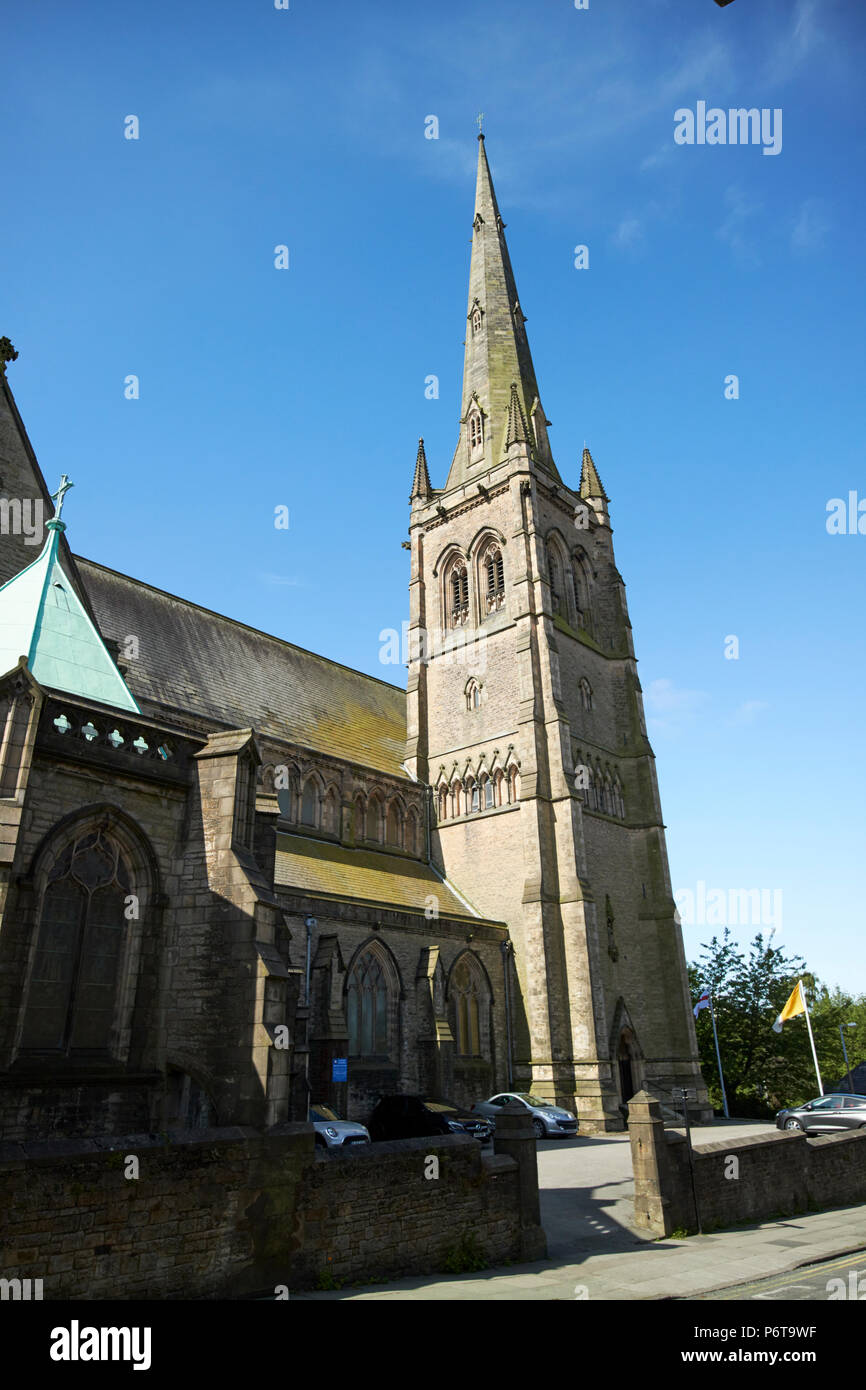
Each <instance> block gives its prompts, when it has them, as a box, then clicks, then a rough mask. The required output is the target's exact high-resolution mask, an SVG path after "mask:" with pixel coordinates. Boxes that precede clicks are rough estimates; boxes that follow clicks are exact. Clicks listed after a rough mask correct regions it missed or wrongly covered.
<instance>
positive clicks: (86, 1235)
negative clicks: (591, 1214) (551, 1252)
mask: <svg viewBox="0 0 866 1390" xmlns="http://www.w3.org/2000/svg"><path fill="white" fill-rule="evenodd" d="M502 1142H503V1146H505V1145H507V1143H508V1139H507V1136H506V1137H504V1138H503V1141H502ZM109 1144H110V1145H111V1146H112V1147H111V1149H109V1148H108V1145H109ZM524 1147H525V1148H526V1160H525V1161H524V1158H523V1156H522V1154H521V1155H519V1159H517V1160H516V1159H515V1158H514V1157H510V1156H509V1155H508V1154H506V1153H505V1152H500V1153H498V1154H495V1155H493V1156H490V1157H488V1156H486V1155H485V1156H483V1155H482V1152H481V1149H480V1146H479V1145H478V1144H477V1143H476V1142H475V1140H473V1139H469V1138H467V1137H465V1136H462V1135H452V1136H448V1137H445V1138H440V1139H436V1140H426V1139H415V1140H406V1141H401V1142H399V1143H393V1144H379V1145H375V1146H373V1147H366V1146H364V1147H361V1146H358V1148H356V1149H353V1150H350V1151H347V1152H346V1153H345V1154H331V1153H326V1154H319V1155H317V1154H316V1153H315V1151H314V1148H313V1131H312V1127H311V1126H308V1125H301V1124H292V1125H284V1126H281V1127H280V1129H279V1130H277V1131H274V1132H273V1133H270V1134H268V1135H266V1136H263V1135H261V1134H258V1133H257V1132H256V1131H254V1130H249V1129H241V1128H236V1129H222V1130H201V1131H197V1132H196V1133H195V1134H192V1133H188V1134H186V1135H184V1136H181V1137H178V1138H177V1139H176V1141H175V1142H172V1143H171V1144H170V1145H168V1144H162V1143H160V1141H159V1139H158V1138H157V1137H155V1136H153V1135H128V1136H124V1137H123V1138H114V1139H111V1140H84V1141H77V1142H75V1141H62V1142H58V1141H55V1142H53V1143H50V1144H48V1143H41V1144H28V1145H12V1144H4V1145H2V1146H0V1277H4V1278H8V1279H12V1278H20V1279H27V1278H30V1279H34V1278H38V1279H42V1280H43V1281H44V1297H45V1298H46V1299H98V1298H124V1299H127V1298H219V1297H243V1296H244V1295H249V1294H255V1293H267V1292H269V1291H272V1290H273V1289H274V1288H276V1286H277V1285H281V1284H282V1285H286V1286H287V1287H288V1289H289V1291H290V1292H291V1291H292V1290H297V1289H302V1288H310V1287H314V1286H316V1284H317V1283H318V1282H319V1281H320V1280H321V1279H322V1276H325V1278H326V1279H327V1278H330V1280H333V1281H335V1282H345V1281H354V1280H370V1279H380V1278H386V1277H398V1276H400V1275H407V1274H419V1273H424V1272H428V1271H434V1270H441V1269H445V1268H447V1267H448V1265H449V1261H453V1259H454V1258H455V1257H456V1256H458V1255H459V1251H460V1247H461V1243H462V1242H463V1241H464V1238H465V1237H467V1236H469V1235H471V1238H472V1243H473V1244H474V1248H475V1249H476V1251H477V1252H478V1253H479V1254H480V1255H481V1256H482V1258H483V1259H484V1260H486V1261H487V1262H489V1263H493V1262H497V1261H499V1262H501V1261H503V1260H505V1259H516V1258H520V1257H521V1254H522V1252H525V1251H526V1249H527V1245H526V1240H527V1229H528V1230H529V1232H530V1238H531V1239H532V1240H534V1241H535V1242H536V1244H537V1242H538V1239H539V1237H540V1239H541V1252H542V1253H543V1235H541V1233H540V1229H539V1228H538V1227H537V1225H534V1224H533V1222H534V1221H537V1215H535V1216H533V1212H532V1210H529V1208H531V1206H532V1203H531V1201H529V1202H528V1201H527V1196H526V1193H527V1191H528V1187H527V1184H529V1187H531V1188H532V1189H533V1190H534V1192H535V1205H536V1206H537V1176H536V1175H535V1168H534V1144H533V1143H532V1136H531V1133H530V1134H529V1143H528V1145H526V1146H524ZM530 1150H531V1153H530ZM514 1152H515V1148H514V1145H513V1142H512V1144H511V1146H510V1148H509V1153H514ZM128 1155H135V1156H136V1157H137V1159H138V1162H139V1177H138V1178H130V1177H127V1176H125V1165H126V1160H127V1156H128ZM429 1157H435V1158H436V1159H437V1160H438V1164H439V1176H438V1178H432V1179H431V1178H427V1177H425V1167H427V1169H428V1171H429V1166H428V1165H427V1160H428V1158H429ZM523 1166H526V1168H527V1171H526V1173H523V1171H522V1169H523ZM530 1169H531V1171H530ZM521 1179H522V1182H521ZM530 1197H531V1193H530ZM464 1254H465V1249H464ZM524 1257H525V1255H524Z"/></svg>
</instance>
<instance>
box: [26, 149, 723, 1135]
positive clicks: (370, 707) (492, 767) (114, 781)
mask: <svg viewBox="0 0 866 1390" xmlns="http://www.w3.org/2000/svg"><path fill="white" fill-rule="evenodd" d="M16 356H17V354H16V353H15V351H14V349H13V347H12V345H11V343H10V342H9V340H8V339H0V366H2V371H0V586H2V587H0V673H2V674H0V1135H2V1137H3V1138H5V1139H13V1140H14V1139H19V1140H23V1139H39V1138H50V1137H55V1136H100V1135H107V1134H123V1133H135V1132H143V1131H151V1132H153V1131H168V1132H171V1131H177V1130H180V1129H189V1128H196V1127H202V1126H206V1125H215V1124H216V1125H230V1124H243V1125H252V1126H255V1127H258V1128H266V1127H269V1126H272V1125H275V1124H279V1123H281V1122H283V1121H285V1120H289V1119H304V1118H305V1117H306V1114H307V1105H308V1101H309V1100H310V1099H313V1100H318V1101H322V1102H326V1103H329V1104H330V1105H332V1106H333V1107H334V1108H336V1109H337V1110H338V1111H339V1112H340V1113H342V1114H344V1115H346V1116H347V1117H348V1118H351V1119H359V1120H361V1121H362V1122H364V1121H366V1119H367V1118H368V1117H369V1113H370V1110H371V1109H372V1107H373V1105H374V1104H375V1101H376V1099H377V1098H378V1096H380V1095H382V1094H386V1093H394V1092H402V1093H407V1094H412V1093H419V1092H420V1093H423V1094H425V1095H427V1096H433V1097H445V1098H449V1099H454V1100H456V1101H459V1102H462V1103H464V1104H466V1103H471V1102H472V1101H474V1100H481V1099H486V1098H487V1097H488V1096H490V1095H492V1094H493V1093H494V1092H495V1091H497V1090H505V1089H513V1090H521V1091H530V1090H531V1091H532V1092H534V1093H535V1094H537V1095H541V1096H545V1097H548V1098H550V1099H555V1100H557V1101H558V1102H560V1103H562V1104H565V1105H566V1106H568V1107H569V1108H573V1109H576V1110H577V1112H578V1114H579V1116H580V1123H581V1128H582V1129H583V1130H584V1131H588V1132H591V1131H593V1130H606V1129H618V1128H621V1127H622V1123H623V1106H624V1103H625V1102H626V1101H628V1099H629V1098H630V1097H631V1095H633V1094H634V1093H635V1092H636V1091H637V1090H639V1089H641V1088H642V1087H643V1088H646V1089H649V1090H652V1091H655V1092H656V1093H657V1094H658V1095H659V1096H660V1097H661V1098H662V1099H663V1100H667V1099H669V1098H670V1093H671V1090H672V1088H674V1087H679V1086H687V1087H690V1088H694V1089H695V1090H696V1092H697V1108H698V1109H699V1110H701V1111H703V1113H704V1114H708V1108H707V1097H706V1089H705V1087H704V1084H703V1081H702V1079H701V1076H700V1071H699V1068H698V1060H697V1046H696V1040H695V1031H694V1021H693V1017H692V1009H691V1000H690V998H689V989H688V981H687V976H686V967H685V958H684V952H683V944H682V937H681V932H680V928H679V926H678V923H677V919H676V916H675V907H674V902H673V898H672V893H671V884H670V875H669V870H668V863H667V851H666V847H665V836H664V828H663V824H662V817H661V807H660V803H659V796H658V788H657V782H656V776H655V767H654V758H653V753H652V750H651V748H650V745H649V742H648V739H647V734H646V725H645V721H644V714H643V705H642V698H641V688H640V682H639V680H638V676H637V667H636V661H635V655H634V646H633V642H632V634H631V625H630V623H629V618H628V610H627V606H626V600H625V589H624V585H623V581H622V579H621V577H620V575H619V572H618V571H617V568H616V564H615V560H614V554H613V543H612V532H611V525H610V517H609V511H608V497H607V496H606V493H605V490H604V487H603V485H602V482H601V479H600V476H599V472H598V470H597V468H596V465H595V463H594V461H593V458H592V456H591V454H590V452H589V450H588V449H584V452H583V459H582V466H581V472H580V478H579V482H578V484H577V486H576V487H575V488H572V487H570V486H569V485H568V484H566V483H565V482H564V481H563V479H562V477H561V475H560V473H559V471H558V469H557V466H556V463H555V462H554V458H553V453H552V450H551V445H550V441H549V437H548V433H547V431H548V426H549V424H550V422H549V421H548V420H547V418H546V416H545V412H544V409H543V407H542V405H541V400H540V395H539V389H538V384H537V382H536V379H535V372H534V369H533V364H532V358H531V355H530V350H529V343H528V339H527V335H526V328H525V316H524V314H523V312H522V310H521V306H520V302H519V299H518V295H517V289H516V284H515V279H514V274H513V272H512V268H511V263H510V260H509V256H508V250H507V247H506V242H505V229H504V223H503V221H502V218H501V216H500V213H499V209H498V206H497V203H496V197H495V194H494V191H493V183H492V179H491V175H490V169H489V166H488V162H487V155H486V150H485V144H484V137H483V136H480V137H479V159H478V180H477V190H476V199H475V214H474V222H473V246H472V258H471V267H470V277H469V298H468V308H467V316H466V349H465V361H464V374H463V397H462V409H461V418H460V424H459V437H458V442H457V448H456V451H455V454H454V457H453V460H452V462H451V467H450V471H449V472H448V475H447V479H446V481H445V484H444V486H443V487H442V488H434V487H433V486H432V484H431V479H430V473H429V469H428V462H427V459H426V456H425V450H424V445H423V442H421V443H420V444H419V447H418V454H417V460H416V465H415V472H414V478H413V481H412V489H411V503H410V505H411V510H410V522H409V535H410V543H409V545H410V550H411V576H410V625H409V647H410V660H409V678H408V691H404V690H400V689H398V688H397V687H395V686H392V685H389V684H387V683H386V682H384V681H381V680H377V679H375V678H374V677H371V676H366V675H363V674H361V673H360V672H357V671H354V670H350V669H348V668H347V667H344V666H341V665H339V664H338V663H337V662H335V661H331V660H328V659H326V658H325V657H321V656H317V655H315V654H314V653H311V652H308V651H305V650H303V649H301V648H299V647H296V646H293V645H292V644H291V643H290V642H287V641H284V640H282V639H280V638H277V637H273V636H269V635H268V634H266V633H263V632H260V631H258V630H256V629H255V628H252V627H250V626H247V625H246V624H244V623H241V622H238V621H236V620H234V619H231V618H227V617H224V616H222V615H221V614H218V613H214V612H211V611H209V610H207V609H205V608H202V607H199V606H198V605H196V604H193V603H189V602H187V601H186V600H185V599H183V598H179V597H176V596H174V595H171V594H168V593H165V592H163V591H162V590H160V589H157V588H154V587H152V586H151V585H149V584H145V583H143V582H141V581H139V580H136V579H132V578H130V577H129V576H127V575H124V574H120V573H118V572H116V571H114V570H109V569H106V568H105V567H104V566H102V565H100V564H99V563H97V562H95V561H92V560H85V559H83V558H82V557H80V556H76V555H75V554H73V552H72V550H71V548H70V546H69V543H68V538H67V521H68V520H69V519H70V518H69V513H70V511H72V509H73V506H74V501H75V500H76V499H75V494H73V497H68V491H69V488H70V486H71V484H70V483H69V481H68V480H67V479H66V478H64V479H63V480H62V482H61V485H60V487H59V489H58V491H57V492H56V493H54V494H50V493H49V489H48V487H47V485H46V483H45V481H44V479H43V477H42V473H41V471H40V469H39V465H38V463H37V460H36V457H35V454H34V451H33V449H32V447H31V445H30V442H29V440H28V437H27V433H26V430H25V428H24V424H23V422H22V420H21V418H20V415H19V413H18V410H17V408H16V405H15V401H14V399H13V396H12V392H11V389H10V386H9V382H8V378H7V368H8V366H9V364H10V363H11V362H12V361H14V359H15V357H16ZM443 473H444V469H443ZM82 491H83V489H82ZM42 518H50V519H48V520H46V521H45V522H44V525H43V524H42Z"/></svg>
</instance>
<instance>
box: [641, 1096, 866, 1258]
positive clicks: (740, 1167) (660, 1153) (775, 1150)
mask: <svg viewBox="0 0 866 1390" xmlns="http://www.w3.org/2000/svg"><path fill="white" fill-rule="evenodd" d="M629 1132H630V1135H631V1150H632V1164H633V1167H634V1178H635V1220H636V1222H637V1224H638V1225H639V1226H643V1227H645V1228H646V1229H648V1230H651V1231H654V1232H655V1233H656V1234H657V1235H663V1236H668V1235H670V1234H671V1232H672V1231H674V1230H677V1229H682V1230H688V1231H693V1230H695V1229H696V1220H695V1208H694V1198H693V1196H692V1187H691V1177H690V1174H689V1162H688V1149H687V1146H686V1140H685V1136H684V1135H682V1134H679V1133H677V1132H666V1131H665V1129H664V1124H663V1121H662V1117H661V1107H660V1106H659V1104H658V1102H657V1101H654V1100H653V1099H652V1098H651V1097H650V1096H649V1095H648V1094H647V1093H646V1092H641V1093H640V1094H639V1095H637V1096H635V1098H634V1100H633V1101H632V1102H631V1104H630V1105H629ZM692 1158H693V1163H694V1175H695V1190H696V1192H697V1198H698V1206H699V1209H700V1214H701V1224H702V1226H703V1229H704V1230H710V1229H713V1228H723V1227H726V1226H732V1225H735V1224H736V1223H737V1222H740V1221H762V1220H766V1219H767V1218H772V1217H776V1216H781V1215H785V1216H791V1215H794V1214H795V1213H797V1212H804V1211H819V1210H821V1209H823V1208H825V1207H834V1206H849V1205H852V1204H855V1203H858V1202H863V1201H866V1131H860V1130H855V1131H849V1132H848V1133H844V1134H826V1135H820V1136H818V1137H816V1138H809V1137H807V1136H806V1135H805V1134H802V1133H792V1132H785V1131H782V1130H779V1131H778V1132H777V1133H775V1134H757V1135H750V1136H747V1137H746V1138H743V1139H737V1140H736V1141H733V1142H731V1141H725V1140H720V1141H718V1142H716V1143H712V1144H702V1145H701V1146H700V1147H699V1148H695V1149H694V1150H693V1155H692Z"/></svg>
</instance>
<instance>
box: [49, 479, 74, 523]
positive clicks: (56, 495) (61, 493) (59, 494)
mask: <svg viewBox="0 0 866 1390" xmlns="http://www.w3.org/2000/svg"><path fill="white" fill-rule="evenodd" d="M71 487H75V484H74V483H70V481H69V479H68V478H67V476H66V474H65V473H64V474H63V477H62V478H61V479H60V486H59V488H58V489H57V491H56V492H52V494H51V500H52V502H56V503H57V511H56V512H55V513H54V520H55V521H59V520H60V513H61V512H62V511H63V499H64V497H65V496H66V494H67V492H68V491H69V489H70V488H71Z"/></svg>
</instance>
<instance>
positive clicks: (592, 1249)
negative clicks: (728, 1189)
mask: <svg viewBox="0 0 866 1390" xmlns="http://www.w3.org/2000/svg"><path fill="white" fill-rule="evenodd" d="M762 1131H764V1132H768V1133H775V1126H774V1125H767V1124H764V1123H761V1122H760V1121H757V1120H741V1121H733V1122H727V1121H717V1122H716V1123H715V1124H713V1125H702V1126H700V1127H699V1128H696V1129H693V1130H692V1143H693V1144H694V1145H695V1146H696V1147H700V1145H701V1144H712V1143H715V1142H716V1141H718V1140H720V1139H738V1138H741V1137H742V1136H743V1135H747V1134H759V1133H761V1132H762ZM537 1153H538V1185H539V1190H540V1197H541V1224H542V1226H543V1227H544V1229H545V1231H546V1232H547V1249H548V1255H549V1258H550V1259H551V1260H562V1261H564V1262H566V1263H567V1262H569V1261H571V1260H573V1259H574V1258H575V1257H576V1256H580V1255H587V1254H602V1253H606V1254H609V1253H611V1252H613V1251H616V1250H628V1249H632V1248H633V1247H634V1246H635V1245H638V1244H643V1243H644V1242H645V1241H646V1240H647V1235H646V1233H642V1232H639V1231H637V1230H636V1229H635V1227H634V1226H633V1225H632V1214H633V1207H632V1201H633V1197H634V1182H633V1178H632V1167H631V1150H630V1148H629V1140H628V1135H626V1134H615V1135H614V1134H607V1135H599V1136H594V1135H589V1134H586V1135H578V1136H577V1137H576V1138H574V1139H544V1140H540V1141H539V1143H538V1146H537Z"/></svg>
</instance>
